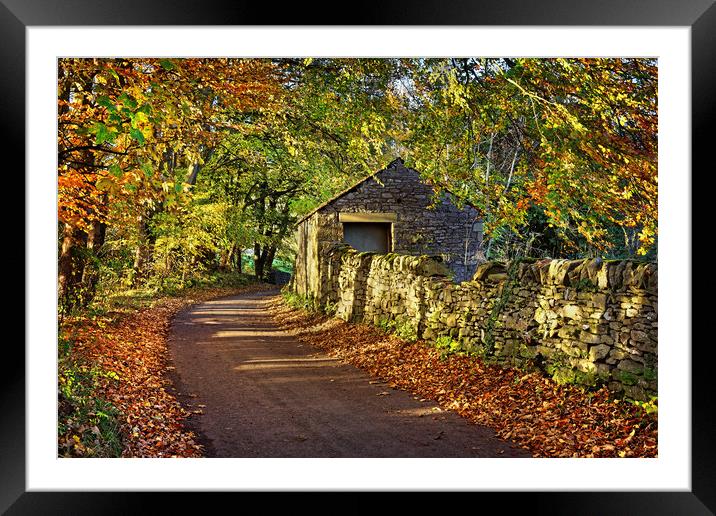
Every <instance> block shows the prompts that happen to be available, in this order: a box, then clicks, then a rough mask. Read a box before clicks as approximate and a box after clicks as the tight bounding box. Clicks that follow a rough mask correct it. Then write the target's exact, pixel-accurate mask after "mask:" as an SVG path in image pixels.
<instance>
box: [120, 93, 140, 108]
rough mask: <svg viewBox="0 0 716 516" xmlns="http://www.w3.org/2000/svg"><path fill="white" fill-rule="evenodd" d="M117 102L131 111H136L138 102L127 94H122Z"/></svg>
mask: <svg viewBox="0 0 716 516" xmlns="http://www.w3.org/2000/svg"><path fill="white" fill-rule="evenodd" d="M117 100H118V101H120V102H121V103H122V104H124V105H125V106H127V107H128V108H130V109H135V108H136V107H137V101H136V100H134V99H133V98H132V97H130V96H129V95H127V93H122V94H121V95H120V96H119V98H118V99H117Z"/></svg>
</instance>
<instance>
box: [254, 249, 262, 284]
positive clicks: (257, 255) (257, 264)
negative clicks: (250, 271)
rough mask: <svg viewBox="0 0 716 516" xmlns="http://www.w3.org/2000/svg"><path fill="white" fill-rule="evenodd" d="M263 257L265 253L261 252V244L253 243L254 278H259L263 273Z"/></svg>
mask: <svg viewBox="0 0 716 516" xmlns="http://www.w3.org/2000/svg"><path fill="white" fill-rule="evenodd" d="M264 258H265V254H264V253H263V252H262V249H261V244H258V243H257V244H254V275H255V276H256V279H261V278H262V277H263V274H264Z"/></svg>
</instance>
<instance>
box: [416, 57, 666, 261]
mask: <svg viewBox="0 0 716 516" xmlns="http://www.w3.org/2000/svg"><path fill="white" fill-rule="evenodd" d="M403 66H404V68H405V70H406V71H407V73H406V74H405V76H404V78H403V79H402V84H403V87H404V95H403V97H404V105H405V113H406V114H408V115H409V116H410V123H409V125H410V136H409V138H408V139H407V141H406V146H407V148H408V149H409V151H410V154H411V157H412V163H413V164H414V165H415V166H416V167H417V168H418V170H420V171H422V172H423V173H424V174H425V175H426V177H427V178H428V179H429V180H431V181H432V182H433V183H434V184H435V185H436V186H438V187H444V188H449V189H450V191H452V192H454V193H456V194H457V195H458V197H460V198H461V199H463V200H465V201H467V202H470V203H472V204H473V205H475V206H477V207H478V208H479V209H480V212H481V216H482V218H483V220H484V221H485V234H486V237H487V241H488V246H489V245H490V243H489V242H490V241H492V240H495V238H496V237H498V236H499V235H500V233H504V232H506V231H509V232H512V233H513V234H515V235H517V236H519V237H520V238H521V239H522V241H523V242H524V241H526V240H527V238H528V232H529V231H530V228H531V226H530V219H534V217H538V218H540V217H544V218H545V219H546V227H547V228H551V229H553V230H555V231H556V232H557V234H559V236H560V238H561V239H562V240H563V241H565V242H567V243H572V244H573V246H576V245H577V244H578V242H580V241H585V242H586V243H588V244H589V245H590V246H591V247H592V248H593V249H595V250H596V251H599V252H607V251H608V250H609V249H610V248H613V247H614V245H615V242H614V236H613V232H612V231H611V230H612V228H614V227H618V228H621V229H622V230H623V231H624V233H625V238H626V239H627V240H628V239H629V234H631V238H632V240H634V237H636V240H638V246H636V251H637V252H638V254H641V255H643V254H646V253H647V251H648V250H649V249H650V248H652V247H653V246H654V243H655V238H656V234H657V111H656V100H657V67H656V62H655V60H652V59H597V58H595V59H477V58H470V59H467V58H465V59H426V60H405V61H403Z"/></svg>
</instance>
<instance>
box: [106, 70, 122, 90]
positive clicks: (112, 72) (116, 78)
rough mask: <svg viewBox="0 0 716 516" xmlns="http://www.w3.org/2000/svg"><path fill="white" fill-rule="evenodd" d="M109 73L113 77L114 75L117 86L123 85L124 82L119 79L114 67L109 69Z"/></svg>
mask: <svg viewBox="0 0 716 516" xmlns="http://www.w3.org/2000/svg"><path fill="white" fill-rule="evenodd" d="M109 73H110V74H112V77H114V80H115V81H117V86H121V85H122V82H121V81H120V80H119V75H118V74H117V72H116V71H114V70H113V69H112V68H110V69H109Z"/></svg>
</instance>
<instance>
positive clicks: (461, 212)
mask: <svg viewBox="0 0 716 516" xmlns="http://www.w3.org/2000/svg"><path fill="white" fill-rule="evenodd" d="M433 197H434V191H433V189H432V187H431V186H429V185H427V184H425V183H424V182H423V181H422V180H421V179H420V175H419V174H418V172H416V171H415V170H413V169H410V168H407V167H405V165H404V164H403V162H402V161H401V160H400V159H398V160H395V161H394V162H392V163H391V164H390V165H389V166H388V167H387V168H385V169H384V170H382V171H380V172H378V173H377V174H375V175H374V176H373V177H371V178H369V179H368V180H366V181H364V182H363V183H360V184H359V185H357V186H356V187H355V188H353V189H352V190H350V191H349V192H347V193H345V194H344V195H341V196H339V197H338V198H336V199H335V200H333V201H331V202H329V203H328V204H326V205H325V206H323V207H321V208H320V209H319V210H318V211H317V212H316V213H314V214H313V215H311V216H310V217H308V218H307V219H305V220H303V221H302V222H301V223H300V224H299V225H298V228H297V230H298V231H297V239H298V243H299V249H298V256H297V263H296V267H297V269H298V273H297V274H298V275H300V276H301V278H300V280H301V281H302V282H303V285H304V286H303V287H302V288H304V290H305V293H312V294H314V295H315V294H317V291H316V290H315V287H316V286H317V282H318V278H317V274H318V270H317V267H319V266H320V265H319V264H316V263H314V262H313V260H314V259H316V258H317V253H318V252H319V251H320V250H321V249H322V248H323V249H325V247H326V246H328V245H331V244H333V243H335V242H340V241H342V240H343V226H342V224H341V222H340V221H339V214H340V213H394V214H395V215H396V217H397V220H396V221H395V222H393V223H392V235H391V240H392V242H393V252H396V253H401V254H412V255H421V254H428V255H439V256H440V258H441V259H442V261H443V263H445V265H446V266H447V267H448V269H449V271H451V275H452V277H453V279H454V280H455V281H464V280H466V279H469V278H470V277H471V276H472V274H473V272H474V271H475V268H476V266H477V264H478V263H479V262H480V261H482V259H481V256H482V255H481V246H482V228H481V225H480V224H479V222H478V217H477V211H476V210H475V209H474V208H472V207H470V206H464V207H462V208H458V207H457V206H456V205H455V203H454V202H453V200H452V199H451V197H450V196H449V195H448V194H446V195H444V196H442V197H441V198H440V199H438V200H437V202H434V201H435V200H434V199H433ZM299 283H300V281H299Z"/></svg>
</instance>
